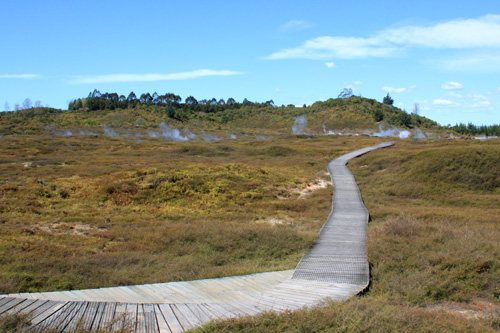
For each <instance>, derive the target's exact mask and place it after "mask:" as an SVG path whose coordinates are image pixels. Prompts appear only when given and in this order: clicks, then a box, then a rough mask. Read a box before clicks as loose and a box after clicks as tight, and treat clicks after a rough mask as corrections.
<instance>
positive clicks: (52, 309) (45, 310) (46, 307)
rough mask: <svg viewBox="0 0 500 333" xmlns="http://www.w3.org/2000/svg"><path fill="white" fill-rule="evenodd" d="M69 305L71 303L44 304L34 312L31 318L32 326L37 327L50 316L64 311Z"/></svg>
mask: <svg viewBox="0 0 500 333" xmlns="http://www.w3.org/2000/svg"><path fill="white" fill-rule="evenodd" d="M68 304H69V302H53V301H48V302H46V303H44V304H43V305H42V306H40V307H39V308H37V309H35V310H34V311H33V315H32V318H31V325H32V326H36V325H38V324H39V323H41V322H43V321H44V320H46V319H47V318H49V317H50V316H52V315H54V314H56V313H57V312H58V311H59V310H61V309H64V307H66V306H67V305H68Z"/></svg>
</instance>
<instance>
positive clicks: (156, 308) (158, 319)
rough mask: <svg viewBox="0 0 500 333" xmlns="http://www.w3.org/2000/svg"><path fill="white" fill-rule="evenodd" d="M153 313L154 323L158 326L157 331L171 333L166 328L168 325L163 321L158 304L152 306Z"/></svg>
mask: <svg viewBox="0 0 500 333" xmlns="http://www.w3.org/2000/svg"><path fill="white" fill-rule="evenodd" d="M154 311H155V316H156V323H157V324H158V331H159V332H161V333H163V332H165V333H171V332H172V331H171V330H170V328H169V327H168V323H167V321H166V320H165V317H163V313H162V312H161V309H160V307H159V305H158V304H154Z"/></svg>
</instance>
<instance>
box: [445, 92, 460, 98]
mask: <svg viewBox="0 0 500 333" xmlns="http://www.w3.org/2000/svg"><path fill="white" fill-rule="evenodd" d="M447 96H450V97H453V98H463V97H464V96H463V95H462V94H458V93H456V92H453V91H452V92H449V93H448V94H447Z"/></svg>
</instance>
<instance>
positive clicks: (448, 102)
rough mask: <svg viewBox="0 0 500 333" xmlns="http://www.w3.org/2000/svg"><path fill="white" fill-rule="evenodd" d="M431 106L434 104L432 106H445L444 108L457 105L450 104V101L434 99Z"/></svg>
mask: <svg viewBox="0 0 500 333" xmlns="http://www.w3.org/2000/svg"><path fill="white" fill-rule="evenodd" d="M432 104H434V105H446V106H450V105H458V104H457V103H455V102H452V101H450V100H447V99H441V98H438V99H435V100H434V101H432Z"/></svg>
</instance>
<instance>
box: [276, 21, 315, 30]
mask: <svg viewBox="0 0 500 333" xmlns="http://www.w3.org/2000/svg"><path fill="white" fill-rule="evenodd" d="M310 27H312V24H311V23H309V22H307V21H302V20H290V21H288V22H287V23H285V24H283V25H282V26H281V30H284V31H289V30H303V29H307V28H310Z"/></svg>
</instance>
